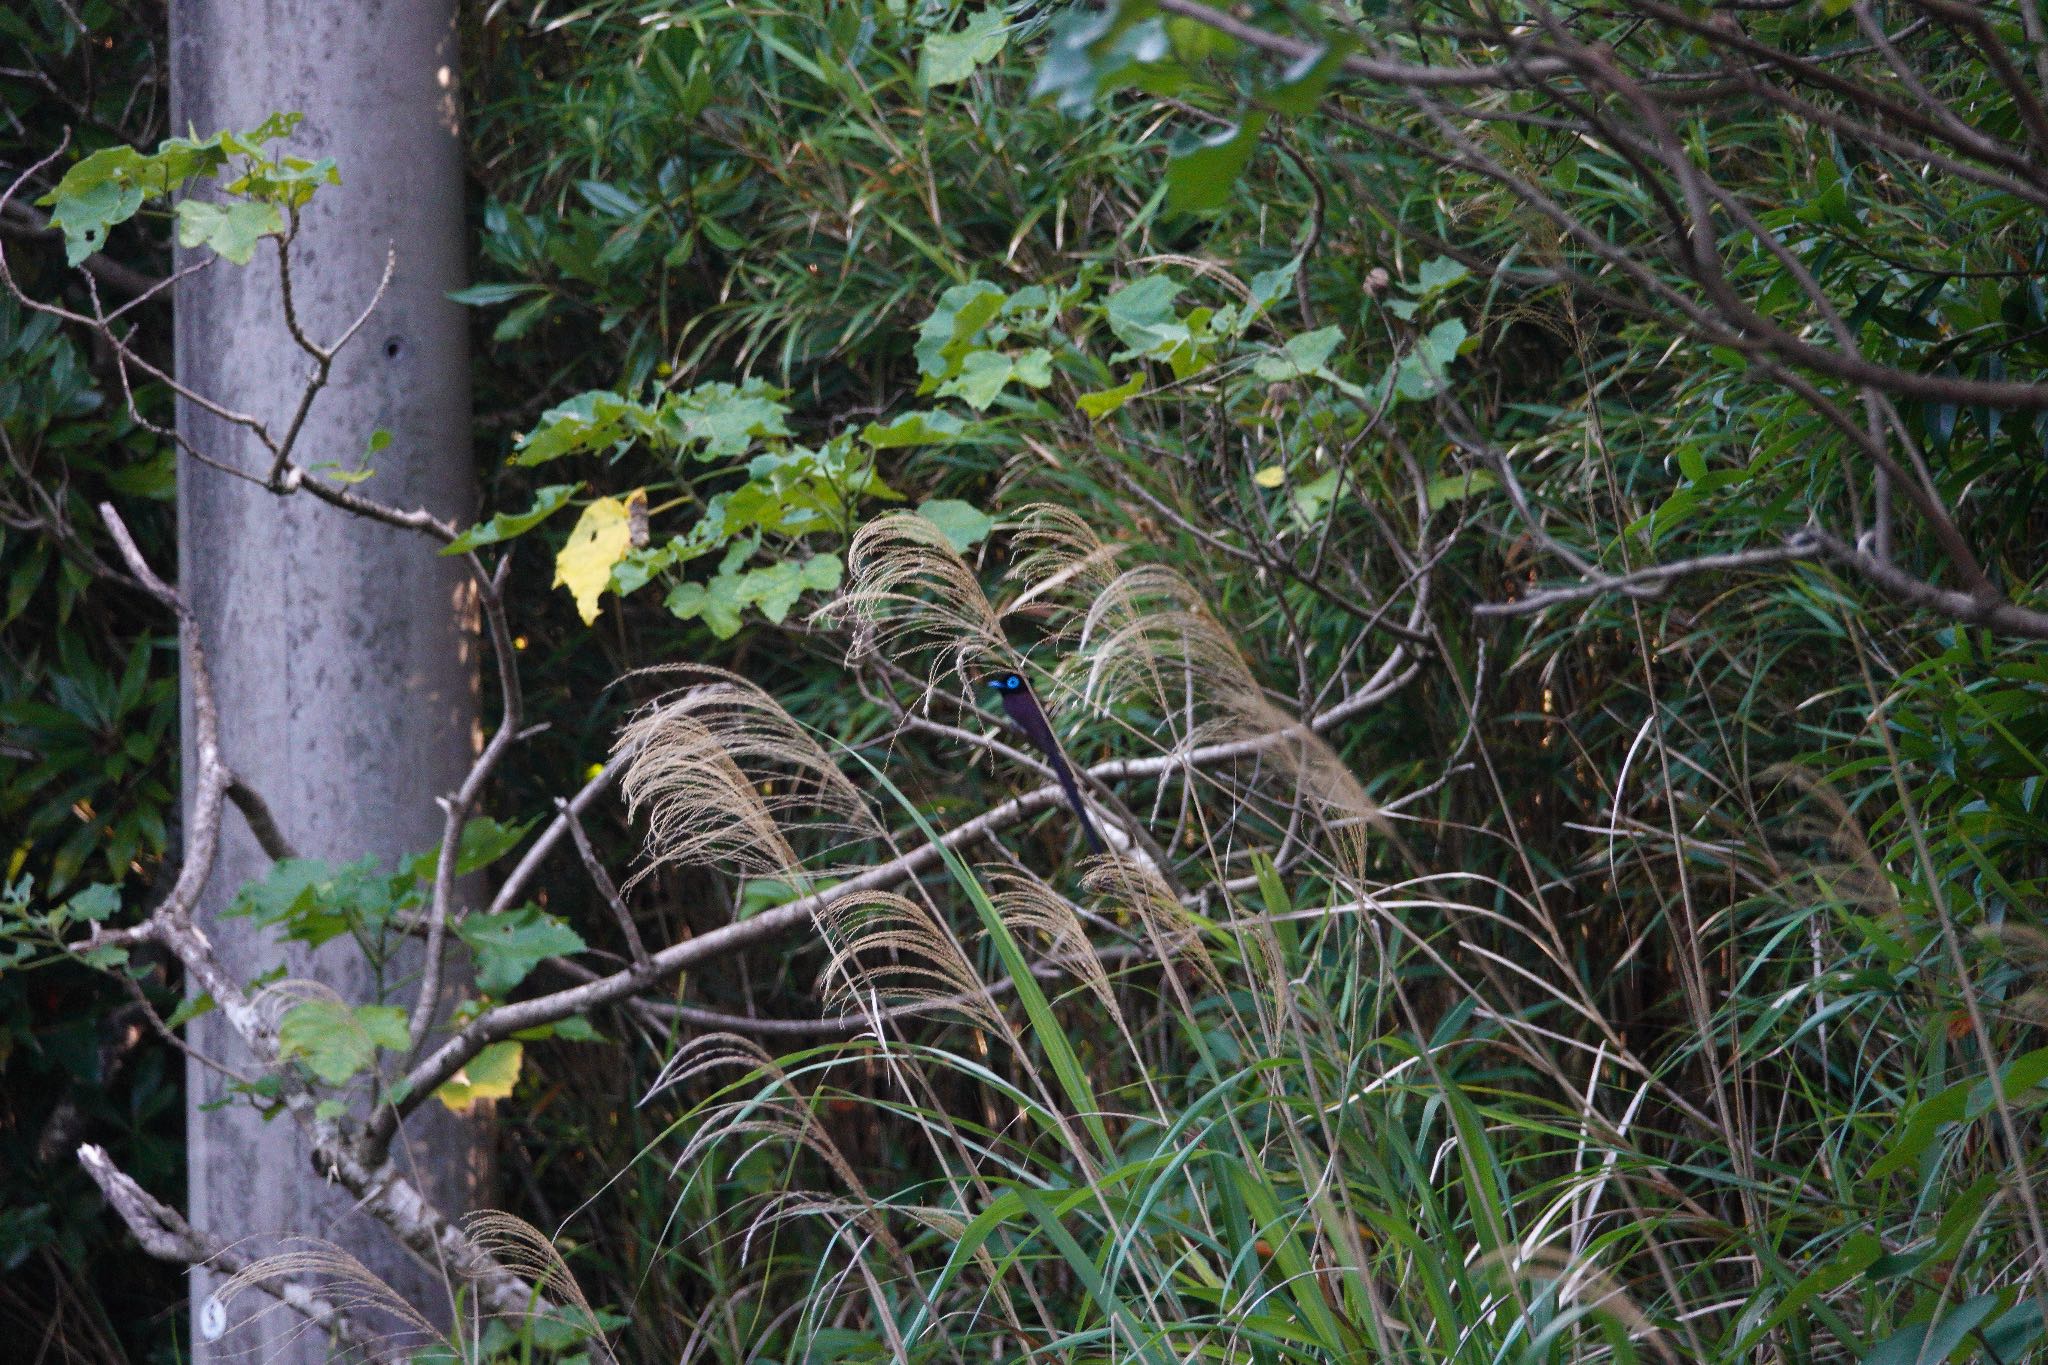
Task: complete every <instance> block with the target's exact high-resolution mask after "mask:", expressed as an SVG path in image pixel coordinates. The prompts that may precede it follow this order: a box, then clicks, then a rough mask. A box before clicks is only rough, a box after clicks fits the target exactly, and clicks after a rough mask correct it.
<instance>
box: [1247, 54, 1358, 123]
mask: <svg viewBox="0 0 2048 1365" xmlns="http://www.w3.org/2000/svg"><path fill="white" fill-rule="evenodd" d="M1354 46H1355V44H1354V43H1353V42H1352V41H1351V40H1350V39H1349V38H1338V39H1335V40H1334V41H1331V42H1326V43H1323V44H1321V45H1320V46H1318V47H1316V48H1313V49H1311V50H1310V51H1308V52H1304V53H1302V54H1301V56H1299V57H1296V58H1295V59H1294V60H1293V61H1291V62H1289V63H1288V64H1287V69H1286V70H1285V71H1284V72H1282V73H1281V76H1280V79H1279V80H1278V81H1277V82H1275V83H1274V84H1272V85H1269V86H1267V87H1266V88H1265V89H1264V90H1261V91H1260V92H1259V93H1258V94H1257V95H1256V96H1255V98H1256V99H1257V101H1258V103H1259V104H1260V105H1262V106H1264V107H1265V108H1267V109H1271V110H1272V111H1274V112H1275V113H1279V114H1297V115H1298V114H1312V113H1314V112H1315V109H1316V105H1317V104H1318V103H1320V102H1321V100H1322V98H1323V92H1324V91H1325V90H1328V89H1329V88H1330V81H1331V79H1332V78H1333V77H1335V76H1336V74H1337V73H1338V72H1339V71H1340V70H1342V69H1343V67H1344V59H1345V58H1346V57H1347V56H1349V55H1350V54H1351V49H1352V48H1353V47H1354Z"/></svg>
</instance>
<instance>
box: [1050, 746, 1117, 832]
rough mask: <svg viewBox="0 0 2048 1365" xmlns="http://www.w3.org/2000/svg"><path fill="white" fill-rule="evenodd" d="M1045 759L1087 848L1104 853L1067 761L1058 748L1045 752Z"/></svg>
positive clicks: (1093, 822) (1054, 747)
mask: <svg viewBox="0 0 2048 1365" xmlns="http://www.w3.org/2000/svg"><path fill="white" fill-rule="evenodd" d="M1045 757H1046V759H1047V761H1048V762H1050V763H1051V764H1052V775H1053V776H1054V777H1057V778H1058V779H1059V780H1060V790H1061V791H1063V792H1065V793H1066V794H1067V804H1068V805H1070V806H1072V807H1073V808H1074V815H1075V817H1076V818H1077V819H1079V820H1080V822H1081V833H1082V834H1083V835H1085V836H1087V839H1088V847H1089V849H1090V850H1092V851H1093V852H1096V853H1102V852H1104V851H1106V846H1105V845H1104V844H1103V842H1102V833H1101V831H1099V830H1097V829H1096V828H1095V821H1094V820H1093V819H1091V818H1090V817H1089V815H1088V806H1087V803H1086V802H1084V801H1082V800H1081V789H1080V788H1079V787H1078V786H1076V785H1075V784H1074V774H1073V772H1072V771H1071V770H1070V769H1069V768H1068V767H1067V760H1066V758H1065V756H1064V755H1062V754H1061V753H1060V751H1059V746H1058V745H1054V746H1053V747H1051V748H1049V749H1047V750H1046V753H1045Z"/></svg>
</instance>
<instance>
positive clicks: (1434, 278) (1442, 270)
mask: <svg viewBox="0 0 2048 1365" xmlns="http://www.w3.org/2000/svg"><path fill="white" fill-rule="evenodd" d="M1471 273H1472V272H1471V271H1470V270H1467V269H1466V268H1465V267H1464V266H1463V265H1461V264H1460V263H1459V262H1457V261H1454V260H1452V259H1451V258H1450V257H1448V256H1435V257H1432V258H1431V259H1429V260H1427V261H1424V262H1423V263H1422V269H1421V270H1419V271H1418V272H1416V276H1415V283H1414V284H1404V285H1402V286H1401V287H1402V288H1403V289H1405V290H1407V291H1408V292H1409V293H1411V294H1414V295H1416V296H1417V297H1418V298H1425V299H1427V298H1432V297H1434V296H1435V295H1437V294H1441V293H1442V292H1443V291H1444V290H1446V289H1449V288H1450V287H1451V286H1452V285H1454V284H1456V283H1458V281H1460V280H1462V279H1464V278H1466V277H1467V276H1469V275H1470V274H1471Z"/></svg>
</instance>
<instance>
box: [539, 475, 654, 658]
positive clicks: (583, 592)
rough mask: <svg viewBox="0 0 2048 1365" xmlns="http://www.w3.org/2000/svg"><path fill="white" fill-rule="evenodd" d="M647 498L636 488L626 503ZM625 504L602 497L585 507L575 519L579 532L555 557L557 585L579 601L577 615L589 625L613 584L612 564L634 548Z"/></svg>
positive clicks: (571, 533) (643, 492)
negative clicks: (611, 583) (609, 585)
mask: <svg viewBox="0 0 2048 1365" xmlns="http://www.w3.org/2000/svg"><path fill="white" fill-rule="evenodd" d="M646 496H647V495H646V493H645V491H644V490H640V489H635V490H634V491H633V492H632V493H630V494H628V495H627V499H626V502H631V501H634V500H636V499H645V497H646ZM626 502H621V501H620V500H619V499H617V498H599V499H598V500H597V501H596V502H593V503H592V504H590V506H588V507H586V508H584V509H583V515H582V516H581V517H578V518H577V519H576V529H575V530H573V531H571V532H570V533H569V543H568V544H567V545H564V546H563V547H562V552H561V553H560V554H558V555H556V556H555V586H556V587H558V588H567V589H568V590H569V591H570V593H571V594H572V595H573V596H574V597H575V598H576V614H577V615H579V616H581V617H582V618H583V624H584V625H586V626H587V625H590V624H591V623H592V622H594V621H596V620H597V599H598V595H599V594H600V593H602V592H603V591H604V590H605V585H606V584H608V583H610V582H611V581H612V565H614V564H616V563H618V562H619V561H620V560H622V559H624V558H625V557H626V552H627V551H628V550H631V549H632V548H633V528H632V526H631V524H630V523H629V520H628V514H627V510H626Z"/></svg>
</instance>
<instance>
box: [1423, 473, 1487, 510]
mask: <svg viewBox="0 0 2048 1365" xmlns="http://www.w3.org/2000/svg"><path fill="white" fill-rule="evenodd" d="M1499 486H1500V480H1498V479H1496V478H1495V477H1494V476H1493V475H1492V474H1491V473H1490V472H1488V471H1487V470H1484V469H1475V470H1473V471H1471V472H1470V473H1467V474H1445V475H1443V476H1442V477H1440V478H1435V479H1431V480H1430V481H1429V483H1428V484H1427V485H1426V486H1425V488H1424V489H1423V496H1424V498H1425V499H1426V500H1427V501H1428V503H1429V508H1430V510H1431V511H1432V512H1433V511H1435V510H1436V509H1438V508H1440V507H1445V506H1448V505H1449V504H1451V503H1454V502H1458V501H1461V500H1462V499H1465V498H1469V497H1471V496H1472V495H1473V494H1475V493H1490V492H1492V491H1493V490H1494V489H1496V488H1498V487H1499Z"/></svg>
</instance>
